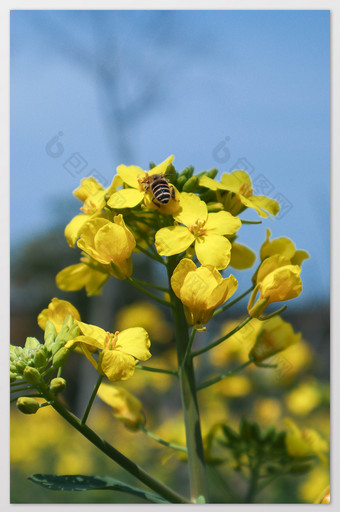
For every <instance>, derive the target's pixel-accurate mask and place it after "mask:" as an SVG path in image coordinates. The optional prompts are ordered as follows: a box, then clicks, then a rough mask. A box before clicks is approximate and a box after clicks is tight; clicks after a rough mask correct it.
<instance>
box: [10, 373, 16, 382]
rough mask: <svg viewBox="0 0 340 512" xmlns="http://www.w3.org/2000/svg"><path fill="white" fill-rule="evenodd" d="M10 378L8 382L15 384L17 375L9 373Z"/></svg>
mask: <svg viewBox="0 0 340 512" xmlns="http://www.w3.org/2000/svg"><path fill="white" fill-rule="evenodd" d="M9 376H10V382H15V381H16V380H17V374H16V373H12V372H10V373H9Z"/></svg>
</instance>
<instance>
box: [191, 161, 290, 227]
mask: <svg viewBox="0 0 340 512" xmlns="http://www.w3.org/2000/svg"><path fill="white" fill-rule="evenodd" d="M199 184H200V186H201V187H206V188H209V189H210V190H216V191H219V190H221V191H225V192H228V193H227V194H226V195H225V196H224V198H223V204H224V207H225V209H226V210H227V211H230V212H231V213H233V214H234V215H237V214H238V213H240V212H241V211H242V210H243V209H244V208H245V207H246V208H253V209H254V210H256V211H257V213H258V214H259V215H260V216H261V217H268V213H270V214H272V215H276V214H277V213H278V212H279V210H280V205H279V203H278V202H277V201H275V199H270V198H269V197H266V196H254V195H253V189H252V182H251V179H250V177H249V175H248V173H246V171H242V170H237V171H233V172H232V173H231V174H228V173H225V174H223V176H222V179H221V183H219V182H218V181H215V180H213V179H211V178H209V177H208V176H202V178H201V179H200V182H199Z"/></svg>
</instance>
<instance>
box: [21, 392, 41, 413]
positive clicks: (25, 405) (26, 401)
mask: <svg viewBox="0 0 340 512" xmlns="http://www.w3.org/2000/svg"><path fill="white" fill-rule="evenodd" d="M17 408H18V409H19V411H21V412H23V413H24V414H35V413H36V412H37V410H38V409H39V403H38V402H37V401H36V400H34V398H30V397H28V396H21V397H20V398H18V400H17Z"/></svg>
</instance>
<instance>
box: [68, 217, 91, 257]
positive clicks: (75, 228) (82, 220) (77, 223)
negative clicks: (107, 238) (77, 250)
mask: <svg viewBox="0 0 340 512" xmlns="http://www.w3.org/2000/svg"><path fill="white" fill-rule="evenodd" d="M91 218H92V217H91V215H85V214H84V213H81V214H80V215H76V216H75V217H73V219H72V220H71V221H70V222H69V223H68V224H67V226H66V227H65V231H64V234H65V238H66V240H67V243H68V245H69V246H70V247H72V248H74V247H75V243H76V241H77V240H78V238H79V236H80V231H81V229H82V227H83V226H84V225H85V224H86V222H88V221H89V220H90V219H91Z"/></svg>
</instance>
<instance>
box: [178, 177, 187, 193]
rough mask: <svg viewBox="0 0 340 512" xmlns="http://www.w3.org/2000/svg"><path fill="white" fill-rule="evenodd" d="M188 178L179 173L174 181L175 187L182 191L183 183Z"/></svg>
mask: <svg viewBox="0 0 340 512" xmlns="http://www.w3.org/2000/svg"><path fill="white" fill-rule="evenodd" d="M187 180H188V178H187V177H186V176H183V175H180V176H179V177H178V180H177V181H176V187H177V188H178V190H180V191H182V187H183V185H184V184H185V183H186V182H187Z"/></svg>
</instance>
